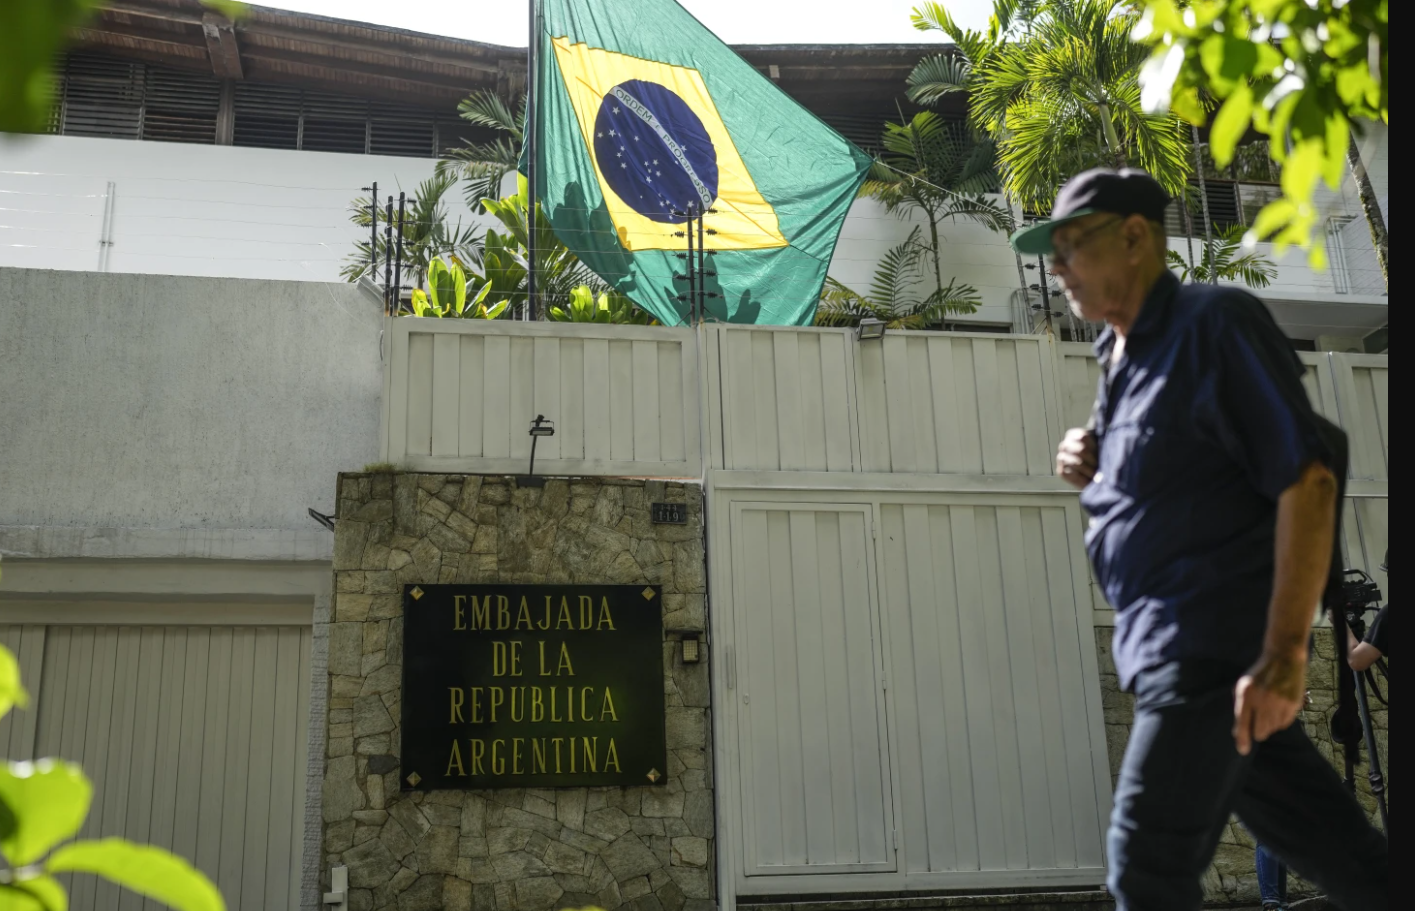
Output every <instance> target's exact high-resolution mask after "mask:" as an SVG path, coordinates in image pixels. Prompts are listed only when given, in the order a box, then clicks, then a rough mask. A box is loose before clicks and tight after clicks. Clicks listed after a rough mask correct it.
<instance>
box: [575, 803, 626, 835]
mask: <svg viewBox="0 0 1415 911" xmlns="http://www.w3.org/2000/svg"><path fill="white" fill-rule="evenodd" d="M629 828H630V827H629V817H628V816H627V815H626V814H625V813H624V811H623V810H621V809H619V808H618V807H605V808H604V809H603V810H595V811H594V812H593V813H586V814H585V834H587V835H593V836H596V837H598V838H602V839H604V840H605V841H613V840H614V839H616V838H618V837H619V836H621V835H623V834H624V833H626V832H628V831H629Z"/></svg>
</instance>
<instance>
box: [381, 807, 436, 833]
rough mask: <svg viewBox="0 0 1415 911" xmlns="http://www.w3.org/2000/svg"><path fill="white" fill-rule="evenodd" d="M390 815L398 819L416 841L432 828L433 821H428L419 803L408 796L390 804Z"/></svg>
mask: <svg viewBox="0 0 1415 911" xmlns="http://www.w3.org/2000/svg"><path fill="white" fill-rule="evenodd" d="M388 815H389V816H392V817H393V818H394V819H396V820H397V821H398V824H399V825H401V826H402V827H403V830H404V831H405V832H407V833H408V835H410V836H411V837H412V839H413V841H415V842H417V841H421V840H422V837H423V836H424V835H426V834H427V832H428V829H431V828H432V823H430V822H428V821H427V817H426V816H424V815H423V813H422V810H420V809H418V806H417V804H415V803H413V801H411V800H409V799H407V798H406V797H405V798H404V799H402V800H399V801H396V802H394V803H393V804H392V805H391V806H389V808H388Z"/></svg>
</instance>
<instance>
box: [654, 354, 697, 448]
mask: <svg viewBox="0 0 1415 911" xmlns="http://www.w3.org/2000/svg"><path fill="white" fill-rule="evenodd" d="M654 344H655V345H656V346H657V347H658V381H657V382H658V401H659V408H658V440H659V444H658V445H659V450H658V454H659V458H661V459H663V461H665V462H682V461H684V460H685V459H687V457H688V451H687V447H688V434H687V426H688V425H686V424H685V420H691V421H693V422H695V423H694V424H693V427H694V428H695V429H696V426H697V425H696V421H697V409H696V408H693V409H692V410H689V409H688V408H687V407H686V405H687V402H688V400H687V399H686V398H684V396H683V358H684V355H685V352H684V350H683V346H682V345H679V344H674V343H670V342H655V343H654ZM693 399H694V401H696V399H697V396H696V390H694V396H693Z"/></svg>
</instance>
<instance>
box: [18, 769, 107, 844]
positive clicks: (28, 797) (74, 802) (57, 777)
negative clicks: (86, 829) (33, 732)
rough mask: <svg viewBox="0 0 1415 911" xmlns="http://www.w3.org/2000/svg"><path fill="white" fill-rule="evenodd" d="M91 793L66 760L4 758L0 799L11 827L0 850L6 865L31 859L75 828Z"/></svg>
mask: <svg viewBox="0 0 1415 911" xmlns="http://www.w3.org/2000/svg"><path fill="white" fill-rule="evenodd" d="M92 799H93V785H91V784H89V781H88V779H87V778H86V777H84V772H83V769H81V768H79V767H78V766H77V765H75V764H74V763H72V762H64V761H63V760H61V759H41V760H39V761H38V762H10V763H6V765H5V767H3V768H0V801H2V802H4V804H5V805H6V806H8V807H9V808H10V812H11V813H12V814H13V815H14V819H15V827H14V830H13V831H11V832H9V833H7V834H6V835H5V836H4V837H3V838H0V853H3V854H4V855H5V859H6V860H8V861H9V862H10V864H11V866H15V867H23V866H27V865H29V864H32V863H34V862H35V861H37V860H39V859H40V858H41V857H43V856H44V855H45V852H47V851H48V850H49V849H50V848H52V847H54V846H55V845H56V844H58V843H59V842H61V841H63V840H64V839H66V838H70V837H72V836H73V834H74V833H75V832H77V831H78V830H79V827H80V826H82V825H83V822H84V817H86V816H87V815H88V805H89V801H90V800H92Z"/></svg>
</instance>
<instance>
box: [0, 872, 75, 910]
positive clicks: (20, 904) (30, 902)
mask: <svg viewBox="0 0 1415 911" xmlns="http://www.w3.org/2000/svg"><path fill="white" fill-rule="evenodd" d="M0 908H4V909H5V911H69V896H68V893H66V892H65V891H64V887H63V886H61V885H60V884H59V880H57V879H55V878H54V877H52V876H45V875H43V874H41V875H39V876H26V877H16V878H15V881H14V882H12V883H10V884H9V885H8V886H0Z"/></svg>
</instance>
